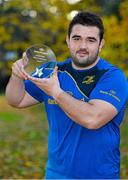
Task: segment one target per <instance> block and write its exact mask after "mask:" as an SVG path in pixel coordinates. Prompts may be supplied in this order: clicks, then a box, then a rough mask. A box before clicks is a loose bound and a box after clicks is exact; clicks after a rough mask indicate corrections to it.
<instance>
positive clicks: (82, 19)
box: [68, 11, 104, 41]
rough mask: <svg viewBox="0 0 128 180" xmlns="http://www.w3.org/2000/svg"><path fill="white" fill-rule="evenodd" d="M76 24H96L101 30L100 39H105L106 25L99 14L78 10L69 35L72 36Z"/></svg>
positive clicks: (71, 23)
mask: <svg viewBox="0 0 128 180" xmlns="http://www.w3.org/2000/svg"><path fill="white" fill-rule="evenodd" d="M76 24H81V25H85V26H96V27H97V28H99V31H100V34H99V36H100V41H101V40H102V39H103V36H104V25H103V22H102V19H101V18H100V16H99V15H97V14H94V13H91V12H84V11H80V12H78V13H77V14H76V15H75V16H74V18H73V19H72V21H71V22H70V24H69V28H68V37H70V34H71V32H72V28H73V26H74V25H76Z"/></svg>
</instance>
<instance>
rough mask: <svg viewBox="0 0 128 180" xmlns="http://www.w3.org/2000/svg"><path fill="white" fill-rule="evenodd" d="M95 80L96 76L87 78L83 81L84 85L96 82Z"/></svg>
mask: <svg viewBox="0 0 128 180" xmlns="http://www.w3.org/2000/svg"><path fill="white" fill-rule="evenodd" d="M94 78H95V76H86V77H85V78H84V79H83V82H82V84H91V83H93V82H94Z"/></svg>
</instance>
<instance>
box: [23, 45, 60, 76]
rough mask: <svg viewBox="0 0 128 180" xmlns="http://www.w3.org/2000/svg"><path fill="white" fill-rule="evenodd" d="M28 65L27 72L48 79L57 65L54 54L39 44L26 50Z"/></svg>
mask: <svg viewBox="0 0 128 180" xmlns="http://www.w3.org/2000/svg"><path fill="white" fill-rule="evenodd" d="M26 57H27V58H26V59H27V63H26V64H27V65H26V67H25V71H26V72H27V73H28V74H29V75H31V76H35V77H37V78H47V77H50V75H51V74H52V72H53V70H54V68H55V66H56V65H57V61H56V56H55V54H54V52H53V51H52V50H51V49H50V48H49V47H48V46H46V45H43V44H37V45H33V46H31V47H29V48H28V49H27V50H26Z"/></svg>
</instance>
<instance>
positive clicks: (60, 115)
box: [25, 58, 128, 179]
mask: <svg viewBox="0 0 128 180" xmlns="http://www.w3.org/2000/svg"><path fill="white" fill-rule="evenodd" d="M58 78H59V82H60V86H61V88H62V89H63V90H64V91H65V92H67V93H69V94H71V95H72V96H73V97H74V98H76V99H79V100H82V101H85V102H88V101H90V100H92V99H100V100H104V101H106V102H108V103H110V104H112V105H113V106H114V107H115V108H116V109H117V110H118V114H117V115H116V116H115V117H114V118H113V119H112V120H111V121H110V122H108V123H107V124H106V125H104V126H103V127H101V128H99V129H96V130H90V129H87V128H85V127H82V126H81V125H79V124H77V123H76V122H74V121H73V120H72V119H70V118H69V117H68V116H67V114H65V112H64V111H63V110H62V109H61V108H60V107H59V106H58V105H57V103H56V102H55V100H54V99H53V98H52V97H50V96H48V95H47V94H45V93H44V92H43V91H42V90H41V89H39V88H38V87H37V86H36V85H34V84H33V83H32V82H30V81H29V80H27V81H25V88H26V91H27V92H28V93H29V94H30V95H31V96H32V97H34V98H35V99H36V100H38V101H39V102H44V103H45V107H46V113H47V118H48V124H49V136H48V162H47V169H50V170H52V171H55V172H58V173H62V174H63V175H65V177H67V178H74V179H75V178H85V179H91V178H94V179H98V178H111V179H112V178H114V179H117V178H119V177H120V151H119V145H120V131H119V126H120V124H121V122H122V119H123V115H124V109H125V105H126V100H127V97H128V85H127V80H126V78H125V76H124V74H123V72H122V71H121V70H120V69H118V68H116V67H114V66H113V65H111V64H110V63H108V62H107V61H105V60H104V59H101V58H100V60H99V61H98V63H97V64H96V65H95V66H94V67H92V68H90V69H88V70H75V69H73V67H72V64H71V58H69V59H67V60H66V61H64V62H62V63H58ZM85 118H86V117H85Z"/></svg>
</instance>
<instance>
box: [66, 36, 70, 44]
mask: <svg viewBox="0 0 128 180" xmlns="http://www.w3.org/2000/svg"><path fill="white" fill-rule="evenodd" d="M66 43H67V45H68V47H69V37H68V35H67V36H66Z"/></svg>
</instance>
